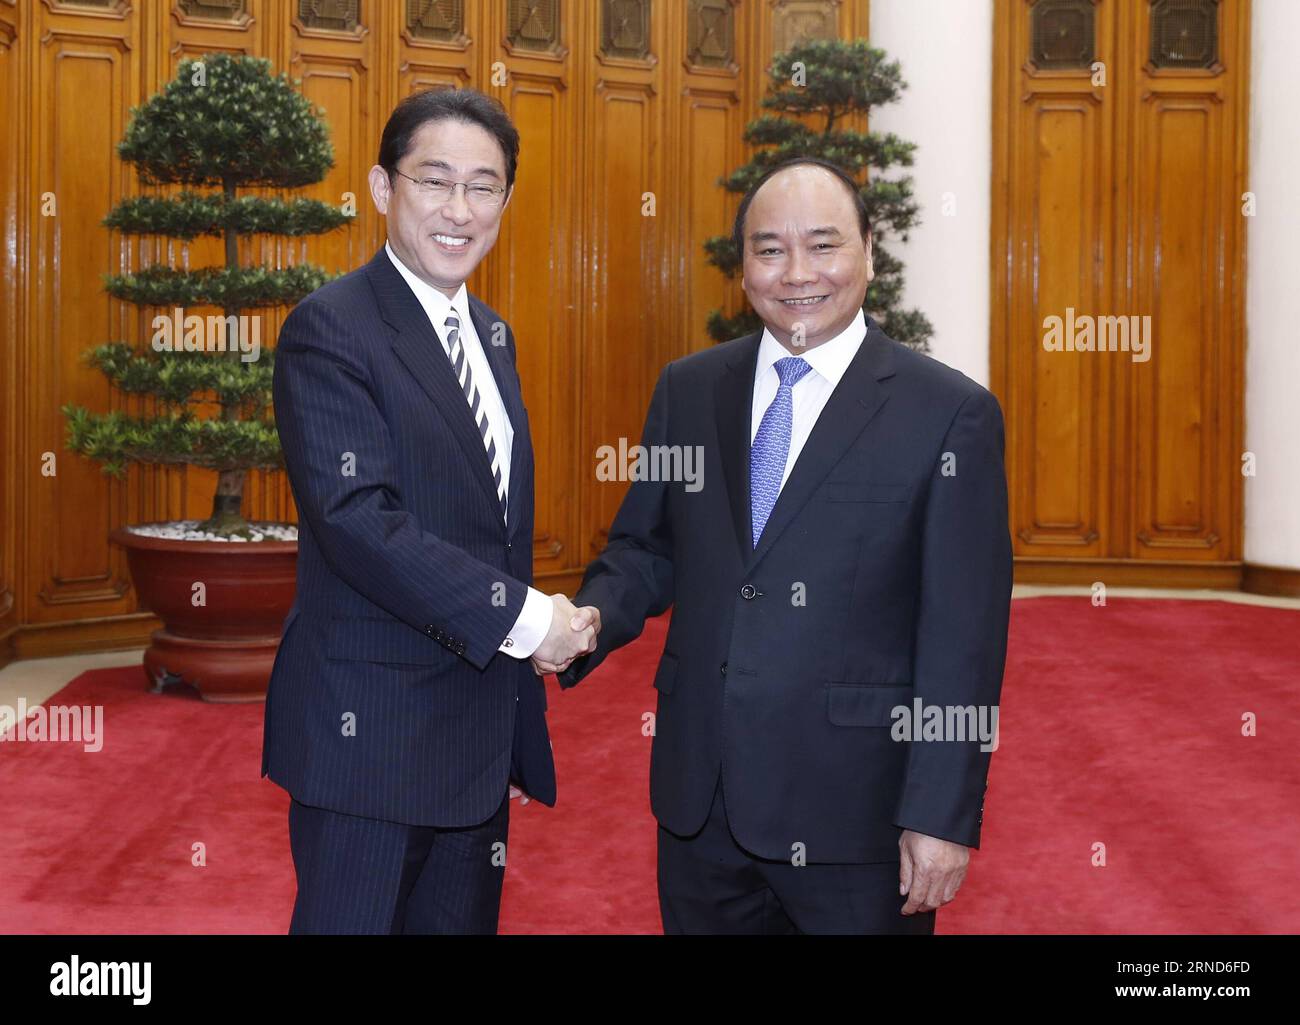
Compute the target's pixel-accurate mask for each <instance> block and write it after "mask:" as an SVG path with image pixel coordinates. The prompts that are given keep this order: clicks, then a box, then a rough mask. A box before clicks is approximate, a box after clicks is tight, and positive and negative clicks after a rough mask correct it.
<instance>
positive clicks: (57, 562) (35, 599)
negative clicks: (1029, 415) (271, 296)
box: [20, 0, 139, 623]
mask: <svg viewBox="0 0 1300 1025" xmlns="http://www.w3.org/2000/svg"><path fill="white" fill-rule="evenodd" d="M29 13H35V12H30V9H29ZM38 17H39V35H38V39H39V44H38V48H37V49H36V51H35V52H34V54H33V58H34V60H33V68H32V73H33V76H34V81H35V84H36V89H35V91H34V94H33V95H32V96H31V103H32V108H33V111H32V125H33V144H32V146H31V149H30V150H29V151H28V152H27V154H26V157H27V159H28V160H29V161H30V177H29V182H30V190H29V192H28V194H27V195H26V196H24V197H23V198H24V199H25V200H26V201H27V202H29V203H30V204H32V206H33V208H34V209H32V210H31V216H32V217H33V220H32V221H31V225H30V230H31V238H32V243H33V244H32V248H31V256H30V259H31V264H30V271H31V275H32V276H31V278H30V281H29V286H28V287H29V299H30V303H31V313H32V315H31V320H30V332H31V335H30V337H31V338H33V339H40V340H42V342H43V345H42V346H41V348H40V349H39V350H38V352H39V357H38V358H35V359H33V360H32V362H31V364H30V369H29V376H28V382H29V383H28V395H27V407H26V409H25V415H26V420H27V428H28V434H27V437H26V443H27V450H26V451H25V452H24V453H22V458H21V459H20V465H21V468H22V469H21V473H22V481H23V483H24V485H25V487H26V490H27V496H26V497H27V504H26V510H25V512H26V517H25V522H26V523H28V524H39V529H37V530H34V531H31V532H29V533H28V534H27V535H26V540H27V542H28V545H29V547H30V551H29V559H30V562H29V567H30V570H29V571H30V574H31V576H30V577H29V582H28V587H29V588H30V590H31V599H32V600H31V601H30V603H29V604H28V606H27V608H26V609H25V617H24V618H25V621H26V622H29V623H42V622H49V621H57V620H60V619H62V620H66V619H73V618H84V617H90V616H104V615H111V614H113V613H116V612H125V611H128V610H129V608H130V601H131V600H130V598H129V596H128V592H129V582H128V578H127V574H126V566H125V559H124V558H123V557H122V555H121V553H120V552H118V551H116V550H115V549H114V548H113V547H112V546H111V545H110V544H109V542H108V533H109V531H110V530H111V529H112V528H113V526H114V525H116V524H117V523H119V522H121V520H122V517H123V516H124V515H125V514H126V512H127V510H126V505H125V500H126V489H125V486H124V485H123V484H121V483H118V482H116V481H110V480H109V479H108V478H106V477H104V476H103V475H102V474H101V473H100V471H99V468H98V467H97V466H95V465H93V464H91V463H88V462H86V461H84V460H81V459H79V458H78V457H76V456H73V455H72V454H70V453H68V452H66V451H65V450H64V448H63V439H64V431H65V428H64V420H63V416H62V414H61V413H60V411H59V409H60V406H61V405H62V404H63V403H65V402H76V403H80V404H86V405H89V406H91V407H93V408H101V409H103V408H110V407H112V408H120V406H119V403H120V402H121V399H120V397H118V396H113V395H112V394H111V393H110V391H109V389H108V387H107V385H106V383H105V382H104V380H103V379H102V378H101V377H100V375H98V374H95V373H88V372H87V370H86V368H85V366H84V364H83V362H82V355H81V354H82V351H83V350H84V349H85V348H87V347H89V346H92V345H96V344H99V343H102V342H106V341H111V340H114V339H115V338H117V337H120V331H121V327H122V325H121V322H120V317H119V315H118V314H119V313H120V311H119V310H118V308H117V304H116V303H114V302H112V301H111V300H110V299H109V297H108V296H107V295H106V294H105V293H104V291H103V290H102V287H101V276H102V275H104V274H108V273H120V272H121V271H122V270H123V269H124V266H125V260H124V255H125V252H124V247H123V246H122V245H121V244H120V243H119V242H118V240H117V239H115V238H113V237H111V236H110V235H109V233H108V232H106V231H105V230H103V228H101V227H100V223H99V222H100V220H101V219H102V218H103V216H104V214H105V213H106V212H107V211H108V209H109V208H110V207H111V206H112V204H113V203H114V202H115V201H116V200H117V199H118V198H119V197H120V196H121V195H122V194H123V188H124V179H125V178H126V177H127V172H126V170H125V169H124V168H123V166H122V164H121V162H120V161H119V160H118V159H117V154H116V149H115V147H116V145H117V141H118V139H119V138H120V137H121V135H122V132H123V130H124V129H125V127H126V118H127V110H128V108H129V107H130V106H131V105H132V104H134V103H137V102H139V82H138V80H137V76H136V71H137V68H136V62H137V60H138V54H139V25H138V22H137V21H136V19H134V18H133V17H132V15H131V12H130V10H129V9H127V8H125V7H103V8H97V7H96V8H91V7H77V6H71V5H67V4H63V3H58V2H55V0H46V2H44V3H42V5H41V6H40V8H39V11H38ZM46 204H53V206H48V205H46ZM51 214H52V215H51ZM33 355H35V353H34V354H33ZM46 452H51V453H54V454H55V457H56V460H57V462H56V465H57V473H56V474H55V475H54V476H44V475H42V472H41V466H42V458H43V454H44V453H46Z"/></svg>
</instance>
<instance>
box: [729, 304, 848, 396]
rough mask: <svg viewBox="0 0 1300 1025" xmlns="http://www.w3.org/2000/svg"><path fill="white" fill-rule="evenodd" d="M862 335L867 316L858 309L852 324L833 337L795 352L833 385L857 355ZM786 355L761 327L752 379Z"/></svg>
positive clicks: (771, 336)
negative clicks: (802, 350) (803, 350)
mask: <svg viewBox="0 0 1300 1025" xmlns="http://www.w3.org/2000/svg"><path fill="white" fill-rule="evenodd" d="M866 336H867V318H866V317H865V316H863V314H862V311H861V310H858V315H857V316H856V317H854V318H853V321H852V323H850V324H849V326H848V327H846V328H845V329H844V330H843V331H841V332H840V333H839V334H837V335H836V336H835V337H834V338H832V339H830V340H829V341H825V342H822V344H821V345H814V346H813V347H812V348H811V349H808V350H806V351H805V352H802V353H799V355H800V356H802V358H803V359H804V360H806V361H807V363H808V364H809V366H811V367H812V368H813V370H814V371H816V372H817V373H818V374H820V375H821V376H822V377H824V378H826V380H828V381H829V382H830V383H831V387H832V388H833V387H835V386H836V385H837V384H839V383H840V378H841V377H843V376H844V371H846V370H847V369H848V368H849V364H850V363H852V362H853V357H854V356H856V355H857V354H858V347H859V346H860V345H861V344H862V339H864V338H865V337H866ZM789 355H792V354H791V352H790V350H789V349H787V348H786V347H785V346H784V345H782V344H781V343H780V342H778V341H777V340H776V338H775V336H774V335H773V334H772V332H771V331H769V330H768V329H767V328H763V339H762V341H760V342H759V343H758V364H757V365H756V366H755V368H754V377H755V380H757V379H758V378H759V377H761V376H762V375H763V374H764V373H766V372H767V370H768V369H769V368H770V367H771V366H772V364H774V363H775V362H776V361H777V360H779V359H782V358H783V357H785V356H789Z"/></svg>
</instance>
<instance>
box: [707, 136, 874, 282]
mask: <svg viewBox="0 0 1300 1025" xmlns="http://www.w3.org/2000/svg"><path fill="white" fill-rule="evenodd" d="M801 165H807V166H809V167H820V168H822V169H823V170H826V171H830V173H831V174H833V175H834V176H835V177H836V178H838V179H839V180H840V181H841V182H843V183H844V187H845V188H846V189H848V190H849V195H850V196H852V197H853V208H854V209H855V210H857V212H858V227H859V228H860V229H861V231H862V237H863V238H864V239H867V240H868V241H870V239H871V217H870V215H869V214H868V213H867V204H866V203H864V202H863V201H862V193H860V192H859V191H858V183H857V182H855V181H854V180H853V178H852V176H850V175H849V174H847V173H846V172H845V171H844V170H843V169H842V168H840V167H837V166H836V165H835V164H832V163H831V162H830V161H829V160H821V159H819V158H818V157H793V158H791V159H790V160H785V161H782V162H781V163H779V164H776V165H775V166H773V167H769V168H768V169H767V170H766V171H764V172H763V177H761V178H759V179H758V181H756V182H754V184H753V185H751V186H750V187H749V191H748V192H746V193H745V198H744V199H742V200H741V201H740V207H739V209H737V210H736V223H735V224H734V225H733V226H732V229H731V240H732V241H733V242H734V243H735V244H736V253H737V255H738V256H740V257H741V258H742V259H743V258H744V255H745V217H746V215H747V214H748V213H749V204H750V203H752V202H753V201H754V196H755V195H757V194H758V190H759V189H761V188H762V187H763V186H764V185H765V184H767V181H768V179H770V178H772V177H773V176H775V175H778V174H780V173H781V172H782V171H785V170H788V169H789V168H791V167H799V166H801Z"/></svg>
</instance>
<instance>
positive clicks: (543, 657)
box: [533, 594, 600, 674]
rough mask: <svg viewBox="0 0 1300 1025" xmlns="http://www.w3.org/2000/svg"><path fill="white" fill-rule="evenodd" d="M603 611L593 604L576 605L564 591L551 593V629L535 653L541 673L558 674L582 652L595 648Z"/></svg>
mask: <svg viewBox="0 0 1300 1025" xmlns="http://www.w3.org/2000/svg"><path fill="white" fill-rule="evenodd" d="M599 632H600V612H599V610H597V609H596V608H595V607H594V606H590V605H589V606H586V607H584V608H581V609H579V608H577V607H575V606H574V604H573V602H571V601H569V599H568V598H566V597H565V596H564V595H562V594H553V595H551V628H550V630H548V631H547V633H546V636H545V637H544V638H543V639H542V643H541V644H539V645H538V646H537V650H536V651H534V652H533V667H534V668H535V669H536V670H537V672H538V673H539V674H545V673H559V672H563V671H564V670H565V669H567V668H568V667H569V663H570V662H572V661H573V660H574V659H575V658H577V657H578V656H579V655H587V654H590V653H591V652H593V651H595V650H596V634H597V633H599Z"/></svg>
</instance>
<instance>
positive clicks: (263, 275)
mask: <svg viewBox="0 0 1300 1025" xmlns="http://www.w3.org/2000/svg"><path fill="white" fill-rule="evenodd" d="M297 85H298V83H297V82H291V81H290V80H289V79H288V78H287V77H286V76H285V75H283V74H282V75H279V76H275V75H273V74H272V73H271V63H270V61H268V60H262V59H257V58H253V57H244V56H231V55H228V54H208V55H205V56H203V57H201V58H198V59H191V60H185V61H183V62H181V65H180V68H179V69H178V71H177V74H176V77H175V78H174V79H173V80H172V81H170V82H168V83H167V84H166V85H165V86H164V87H163V89H162V91H161V92H159V93H158V94H156V95H155V96H153V97H152V98H151V99H149V100H148V101H147V102H146V103H145V104H143V105H142V106H140V107H137V108H133V109H132V111H131V122H130V125H129V126H128V128H127V130H126V134H125V136H124V137H123V139H122V141H121V142H120V143H119V144H118V147H117V151H118V154H119V155H120V156H121V157H122V159H123V160H125V161H127V162H129V163H131V164H133V165H135V168H136V170H137V172H138V173H139V176H140V180H141V181H142V182H143V183H145V184H146V185H158V186H168V185H180V186H181V187H182V188H181V190H180V191H178V192H174V193H169V194H163V193H162V191H161V190H158V191H156V192H155V193H154V194H147V195H141V196H134V197H130V198H128V199H124V200H123V201H122V202H120V203H118V204H117V205H116V206H115V207H114V208H113V210H112V211H111V212H110V213H109V215H108V217H107V218H105V220H104V224H105V225H106V226H108V227H109V228H112V229H114V230H116V231H120V232H122V233H123V234H126V235H159V236H165V237H167V238H172V239H180V240H182V241H183V242H185V243H188V242H190V241H192V240H193V239H195V238H199V237H201V236H213V237H216V238H220V239H221V240H222V241H223V242H224V247H225V248H224V252H225V260H224V263H223V264H222V265H221V266H217V267H200V268H190V267H189V266H188V262H189V261H188V251H186V257H185V259H184V260H183V262H184V264H185V266H183V267H169V266H152V267H146V268H144V269H142V270H140V271H138V272H136V273H132V274H121V275H109V276H107V277H106V278H105V284H104V287H105V290H106V291H107V292H108V293H109V294H110V295H113V296H115V297H116V298H118V299H121V300H123V301H125V302H128V303H132V304H134V305H136V306H140V307H153V308H157V309H159V310H160V313H159V315H158V316H155V317H154V318H153V324H154V329H153V334H152V337H151V338H150V340H149V343H148V344H141V345H139V346H133V345H131V344H129V343H128V342H124V341H117V342H110V343H108V344H105V345H100V346H97V347H96V348H94V349H92V350H90V351H89V352H88V353H87V359H88V362H89V363H90V364H91V365H93V366H94V367H96V368H97V369H98V370H99V371H100V372H102V373H103V374H104V376H105V377H107V378H108V380H109V382H110V383H111V385H112V386H114V387H115V388H117V389H119V390H121V391H122V392H125V393H128V394H132V395H142V396H150V397H151V398H152V399H153V402H152V404H146V406H145V408H146V410H148V412H146V413H145V414H144V415H141V416H130V415H127V414H125V413H122V412H110V413H103V414H100V413H91V412H88V411H87V410H85V409H83V408H81V407H78V406H72V405H68V406H64V407H63V413H64V416H65V417H66V418H67V425H68V447H69V448H70V449H71V450H72V451H74V452H78V453H80V454H81V455H84V456H87V457H89V458H91V459H94V460H97V461H98V462H100V463H101V464H102V466H103V470H104V472H105V473H108V474H112V475H114V476H118V477H121V476H124V475H125V472H126V467H127V465H128V464H129V463H148V464H177V463H184V464H189V465H192V466H203V467H207V468H210V469H212V470H215V471H216V472H217V484H216V494H215V496H214V497H213V501H212V515H211V516H210V517H209V518H208V519H207V520H205V521H204V522H203V523H201V524H200V525H199V528H198V529H199V530H201V531H204V532H208V533H212V534H215V535H218V536H221V537H234V536H239V537H244V538H248V537H250V536H251V531H250V526H249V524H248V522H247V521H246V520H245V519H244V517H243V515H242V512H241V505H242V500H243V492H244V479H245V475H246V473H247V472H248V471H249V470H252V469H280V468H282V467H283V457H282V455H281V453H280V445H279V439H278V437H277V435H276V431H275V424H274V421H273V419H272V411H271V405H270V403H271V375H272V369H273V363H274V353H273V352H272V351H270V350H269V349H267V350H262V349H261V347H260V323H257V322H256V316H257V315H256V314H255V315H253V316H251V317H250V316H249V315H248V314H247V313H246V311H250V310H252V311H256V310H259V309H265V308H268V307H274V306H286V305H292V304H294V303H296V302H297V301H298V300H299V299H301V298H302V297H303V296H305V295H307V294H308V293H310V292H312V291H314V290H315V289H317V288H319V287H320V286H321V285H322V284H324V283H325V282H326V281H327V280H329V279H330V277H332V275H330V274H327V273H326V272H325V271H324V270H322V269H320V268H318V267H314V266H311V265H306V264H298V265H296V266H289V267H269V266H262V265H256V264H253V263H251V262H250V263H241V261H240V256H239V239H240V238H241V237H243V236H248V235H255V234H257V235H284V236H289V237H302V236H306V235H316V234H321V233H324V232H328V231H332V230H334V229H335V228H337V227H339V226H340V225H342V224H345V223H347V222H348V221H350V220H351V217H352V215H351V214H347V213H344V212H343V211H342V210H341V209H339V208H337V207H334V206H331V205H329V204H327V203H323V202H321V201H319V200H315V199H305V198H287V197H283V196H276V197H273V196H266V195H240V192H241V190H245V189H255V188H271V189H281V190H284V189H293V188H298V187H301V186H304V185H310V184H312V183H314V182H319V181H321V180H322V179H323V178H324V177H325V174H326V172H328V170H329V169H330V168H331V167H332V166H333V163H334V151H333V147H332V145H331V144H330V141H329V129H328V126H327V125H326V123H325V121H324V120H323V114H324V112H323V111H319V110H317V109H315V108H313V107H312V106H311V104H310V103H308V101H307V100H306V99H305V98H304V97H303V96H302V94H301V93H300V92H298V90H297V88H296V86H297ZM200 189H202V190H203V191H199V190H200ZM193 306H206V307H215V308H217V309H220V310H221V311H222V316H220V317H218V316H216V315H213V316H210V317H207V318H202V317H199V316H197V315H185V316H184V317H182V312H183V311H184V310H185V309H186V308H188V307H193ZM250 320H252V321H254V323H253V324H252V325H251V330H250V326H249V321H250ZM250 336H251V337H250Z"/></svg>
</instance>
